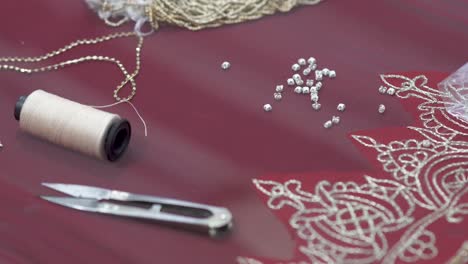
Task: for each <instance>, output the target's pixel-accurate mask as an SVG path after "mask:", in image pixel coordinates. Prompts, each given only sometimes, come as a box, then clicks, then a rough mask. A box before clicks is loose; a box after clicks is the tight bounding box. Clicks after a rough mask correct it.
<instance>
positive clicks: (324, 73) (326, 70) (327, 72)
mask: <svg viewBox="0 0 468 264" xmlns="http://www.w3.org/2000/svg"><path fill="white" fill-rule="evenodd" d="M329 73H330V70H329V69H327V68H324V69H322V74H323V76H327V75H328V74H329Z"/></svg>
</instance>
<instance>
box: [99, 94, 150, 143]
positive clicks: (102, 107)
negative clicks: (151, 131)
mask: <svg viewBox="0 0 468 264" xmlns="http://www.w3.org/2000/svg"><path fill="white" fill-rule="evenodd" d="M123 103H127V104H129V105H130V106H131V107H132V108H133V110H135V113H136V114H137V116H138V117H139V118H140V120H141V123H143V127H144V128H145V137H147V136H148V126H147V125H146V121H145V119H144V118H143V116H142V115H141V114H140V112H139V111H138V109H137V108H136V106H135V105H134V104H132V102H130V101H127V100H125V99H124V100H122V101H120V102H116V103H113V104H108V105H100V106H95V105H90V107H92V108H96V109H104V108H110V107H113V106H116V105H119V104H123Z"/></svg>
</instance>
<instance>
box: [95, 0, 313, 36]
mask: <svg viewBox="0 0 468 264" xmlns="http://www.w3.org/2000/svg"><path fill="white" fill-rule="evenodd" d="M86 1H87V3H88V5H89V6H90V7H91V8H92V9H93V10H95V11H96V12H98V14H99V16H100V17H101V18H102V19H103V20H104V21H106V23H107V24H108V25H111V26H120V25H122V24H123V23H125V22H127V21H129V20H133V21H135V22H136V23H137V25H136V30H137V32H140V33H141V26H142V24H144V23H146V22H149V23H150V24H151V26H152V27H153V28H154V29H155V30H157V29H158V28H159V25H160V24H169V25H176V26H179V27H183V28H187V29H190V30H200V29H204V28H211V27H219V26H222V25H227V24H235V23H241V22H245V21H250V20H255V19H259V18H262V17H264V16H266V15H272V14H274V13H277V12H289V11H290V10H291V9H293V8H294V7H296V6H299V5H315V4H318V3H320V2H321V1H322V0H86ZM115 19H119V20H118V21H113V20H115Z"/></svg>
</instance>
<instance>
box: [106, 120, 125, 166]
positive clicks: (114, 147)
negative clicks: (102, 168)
mask: <svg viewBox="0 0 468 264" xmlns="http://www.w3.org/2000/svg"><path fill="white" fill-rule="evenodd" d="M131 136H132V127H131V126H130V123H129V122H128V121H127V120H125V119H121V120H119V121H118V122H115V123H114V124H113V125H112V126H111V127H110V128H109V131H108V132H107V137H106V140H105V142H104V150H105V153H106V156H107V159H108V160H109V161H116V160H118V159H119V158H120V157H121V156H122V155H123V154H124V153H125V150H126V149H127V147H128V144H129V143H130V138H131Z"/></svg>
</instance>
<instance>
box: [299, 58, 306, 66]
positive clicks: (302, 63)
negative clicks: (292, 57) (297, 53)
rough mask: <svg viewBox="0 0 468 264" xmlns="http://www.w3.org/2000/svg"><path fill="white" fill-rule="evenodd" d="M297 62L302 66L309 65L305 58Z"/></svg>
mask: <svg viewBox="0 0 468 264" xmlns="http://www.w3.org/2000/svg"><path fill="white" fill-rule="evenodd" d="M297 62H298V63H299V65H302V66H304V65H306V64H307V61H306V60H305V59H304V58H300V59H299V60H297Z"/></svg>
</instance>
